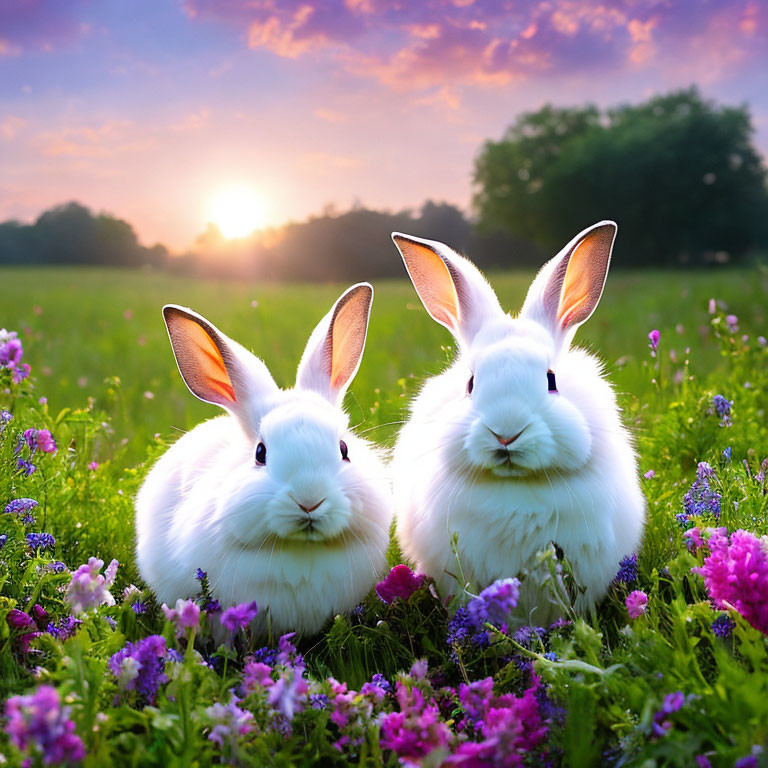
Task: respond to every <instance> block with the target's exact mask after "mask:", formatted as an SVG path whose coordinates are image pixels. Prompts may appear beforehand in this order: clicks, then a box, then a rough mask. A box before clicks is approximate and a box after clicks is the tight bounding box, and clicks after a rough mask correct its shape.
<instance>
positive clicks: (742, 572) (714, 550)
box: [692, 528, 768, 635]
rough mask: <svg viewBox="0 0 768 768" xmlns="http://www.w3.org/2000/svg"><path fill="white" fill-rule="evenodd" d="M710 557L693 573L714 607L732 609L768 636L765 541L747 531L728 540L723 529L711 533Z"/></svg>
mask: <svg viewBox="0 0 768 768" xmlns="http://www.w3.org/2000/svg"><path fill="white" fill-rule="evenodd" d="M707 546H708V548H709V555H708V557H707V558H706V559H705V560H704V564H703V565H702V566H701V567H698V568H693V569H692V570H693V572H694V573H698V574H699V575H700V576H703V577H704V584H705V585H706V588H707V592H708V593H709V596H710V598H712V600H713V602H714V604H715V607H716V608H719V609H725V608H729V607H733V608H735V609H736V610H737V611H738V612H739V613H740V614H741V615H742V616H743V617H744V618H745V619H746V620H747V621H748V622H749V623H750V624H751V625H752V626H753V627H755V629H759V630H760V631H761V632H762V633H763V634H766V635H768V600H767V599H766V596H768V541H767V540H766V538H765V537H762V538H758V537H757V536H755V535H754V534H752V533H749V531H744V530H741V529H739V530H737V531H734V532H733V533H732V534H731V535H730V539H729V537H728V532H727V531H726V529H725V528H714V529H711V533H710V536H709V541H708V542H707Z"/></svg>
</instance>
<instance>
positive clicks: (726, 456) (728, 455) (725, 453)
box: [723, 445, 733, 461]
mask: <svg viewBox="0 0 768 768" xmlns="http://www.w3.org/2000/svg"><path fill="white" fill-rule="evenodd" d="M732 454H733V451H732V449H731V446H730V445H729V446H728V447H727V448H726V449H725V450H724V451H723V459H725V461H730V460H731V455H732Z"/></svg>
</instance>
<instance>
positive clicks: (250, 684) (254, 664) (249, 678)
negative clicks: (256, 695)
mask: <svg viewBox="0 0 768 768" xmlns="http://www.w3.org/2000/svg"><path fill="white" fill-rule="evenodd" d="M274 684H275V681H274V680H273V679H272V667H270V666H269V665H268V664H263V663H262V662H260V661H253V660H251V661H248V662H247V663H246V665H245V667H244V668H243V690H244V691H245V692H246V693H251V692H253V691H255V690H257V688H271V687H272V686H273V685H274Z"/></svg>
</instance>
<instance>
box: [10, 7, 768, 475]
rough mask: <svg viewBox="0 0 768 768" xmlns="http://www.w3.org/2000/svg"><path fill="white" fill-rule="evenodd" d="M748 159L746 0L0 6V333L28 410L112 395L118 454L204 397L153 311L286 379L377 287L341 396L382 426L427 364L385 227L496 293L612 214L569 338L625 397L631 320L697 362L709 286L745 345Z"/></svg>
mask: <svg viewBox="0 0 768 768" xmlns="http://www.w3.org/2000/svg"><path fill="white" fill-rule="evenodd" d="M766 152H768V6H766V4H765V3H760V2H754V1H750V0H722V1H721V2H717V1H715V0H680V1H676V2H670V1H669V0H666V1H660V0H616V1H615V2H599V1H598V0H519V1H517V2H506V1H502V0H493V1H492V0H427V1H426V2H413V3H405V2H398V1H394V0H330V1H327V2H318V1H317V0H296V1H294V0H286V1H285V2H283V1H282V0H281V1H280V2H274V0H226V2H213V0H153V2H151V3H150V2H145V3H126V2H120V1H119V0H99V1H98V2H97V0H0V284H2V286H3V299H2V304H0V327H6V328H9V329H14V330H17V331H18V332H19V334H20V338H23V340H24V346H25V357H24V360H25V361H27V362H29V363H30V364H31V365H32V376H33V377H36V378H37V379H38V381H39V387H40V389H41V390H42V391H43V392H44V394H45V397H47V399H48V402H47V405H46V407H47V408H48V409H49V410H50V412H51V413H52V414H57V413H59V412H60V410H61V409H64V408H69V407H72V406H73V405H74V404H82V403H88V404H90V405H88V407H91V405H92V404H93V403H97V404H98V405H105V406H106V405H109V409H110V410H111V412H112V414H113V416H114V425H115V429H116V431H117V434H116V435H115V437H114V440H113V444H111V445H109V446H105V447H104V451H105V452H107V451H112V450H115V449H116V448H119V447H120V446H124V447H126V450H127V453H126V454H125V457H124V458H125V461H132V460H136V459H137V458H140V457H141V456H143V455H144V453H145V450H146V446H147V444H148V442H151V439H152V435H153V434H155V433H156V432H161V433H163V434H164V435H168V434H171V435H173V434H176V430H177V429H178V430H183V429H187V428H189V427H190V426H192V425H193V424H194V423H196V422H197V421H199V420H200V419H201V418H203V417H205V416H207V415H213V413H215V412H216V409H214V408H212V407H211V406H207V405H204V404H202V403H199V402H197V401H195V400H194V399H193V398H192V397H191V396H190V395H189V393H188V392H187V391H186V389H185V388H184V386H183V384H182V383H181V381H180V379H179V377H178V374H177V372H176V370H175V366H174V364H173V358H172V356H171V354H170V349H169V347H168V342H167V338H166V336H165V331H164V328H163V325H162V322H161V319H160V311H159V310H160V307H161V306H162V304H164V303H166V302H176V303H180V304H184V305H187V306H192V307H194V308H195V309H197V310H198V311H199V312H201V313H203V314H205V315H206V316H208V317H209V318H210V319H211V320H212V321H213V322H214V323H216V324H217V325H218V326H219V327H220V328H221V329H222V330H224V331H225V332H226V333H228V334H229V335H231V336H232V337H234V338H236V339H237V340H239V341H241V342H242V343H244V344H245V345H246V346H248V347H249V348H252V349H254V350H255V351H256V352H257V353H258V354H259V355H261V356H263V358H264V359H265V361H266V362H267V364H268V365H269V366H270V368H271V369H272V371H273V372H274V374H275V377H276V379H277V380H278V382H279V383H280V384H281V385H290V384H291V382H292V380H293V376H294V372H295V367H296V364H297V362H298V359H299V356H300V354H301V350H302V348H303V345H304V344H305V342H306V339H307V337H308V336H309V333H310V331H311V329H312V327H313V325H314V324H315V323H316V322H317V321H318V320H319V319H320V318H321V317H322V315H323V314H324V313H325V312H326V311H327V310H328V308H329V307H330V306H331V304H332V302H333V300H334V299H335V298H336V297H337V296H338V295H339V293H340V292H341V290H342V289H343V288H344V287H345V285H348V284H349V283H350V282H352V281H356V280H361V279H365V280H372V281H374V283H375V287H376V300H375V303H374V309H373V314H372V319H371V331H370V337H369V343H368V348H367V350H366V354H365V358H364V361H363V365H362V367H361V369H360V373H359V375H358V377H357V380H356V382H355V383H354V385H353V388H352V394H351V395H350V399H349V400H348V407H349V408H350V411H351V413H352V419H353V424H355V425H357V426H358V427H359V428H360V429H361V430H364V431H366V433H368V434H369V436H370V437H372V438H373V439H375V440H377V441H379V442H388V441H389V440H390V439H391V436H392V435H393V434H394V432H395V431H396V429H397V425H398V424H399V423H400V422H402V420H403V418H404V415H405V408H406V404H407V402H408V399H409V398H410V395H411V393H412V392H413V391H414V390H415V388H416V387H417V386H418V384H419V382H420V381H421V379H422V377H423V376H424V375H427V374H429V373H432V372H434V371H436V370H439V369H440V367H441V366H443V365H444V364H445V361H446V359H449V358H450V356H451V354H452V350H451V348H450V345H451V344H452V340H451V339H450V337H449V335H448V334H447V332H445V331H444V329H442V328H441V327H440V326H438V325H436V324H435V323H433V322H432V321H431V320H430V319H429V318H428V317H427V315H426V313H425V312H424V311H423V308H422V307H421V304H420V303H419V302H418V300H417V298H416V296H415V293H414V291H413V288H412V286H411V285H410V283H409V282H408V281H407V280H406V279H404V278H405V274H404V270H403V267H402V263H401V260H400V258H399V256H398V254H397V252H396V250H395V248H394V246H393V245H392V243H391V241H390V237H389V235H390V232H391V231H393V230H400V231H404V232H407V233H411V234H415V235H421V236H425V237H430V238H435V239H440V240H443V241H444V242H447V243H449V244H450V245H452V246H453V247H454V248H456V249H458V250H459V251H462V252H464V253H466V254H467V255H469V256H470V257H471V258H472V259H473V260H475V261H476V262H477V263H478V264H479V265H480V266H481V267H482V268H483V269H485V270H488V271H490V272H491V273H492V274H491V279H492V282H493V284H494V286H495V287H496V288H497V290H498V292H499V295H500V297H501V299H502V302H503V304H504V306H505V307H509V308H510V309H516V308H517V307H519V305H520V303H521V302H522V299H523V297H524V295H525V290H526V288H527V286H528V284H529V283H530V280H531V277H532V274H533V273H534V271H535V270H536V269H537V268H538V267H539V266H540V265H541V264H542V262H543V261H544V260H545V259H546V258H549V257H550V256H551V255H552V254H553V253H554V252H556V251H557V250H559V249H560V248H561V247H562V246H563V245H564V244H565V243H566V242H568V241H569V240H570V239H571V238H572V237H573V236H574V235H575V234H576V233H577V232H579V231H580V230H581V229H583V228H584V227H586V226H589V225H590V224H592V223H594V222H596V221H598V220H601V219H606V218H611V219H615V220H616V221H617V222H618V223H619V236H618V240H617V244H616V248H615V252H614V260H613V267H612V272H611V275H610V277H609V281H608V285H607V288H606V293H605V297H604V299H603V302H602V303H601V306H600V308H599V310H598V312H597V313H596V314H595V317H594V318H593V319H592V320H591V321H590V323H588V324H587V325H586V326H585V328H584V330H583V331H580V332H579V341H580V342H581V343H586V344H589V345H591V346H592V347H593V348H595V349H597V350H599V353H600V355H601V357H602V358H603V359H604V360H605V361H606V362H607V364H608V366H609V372H610V375H611V377H612V380H613V381H614V382H615V384H616V385H617V387H618V389H619V390H620V391H621V393H622V398H623V400H622V402H623V403H624V404H627V405H629V404H630V402H631V403H632V404H633V407H635V406H636V407H638V408H640V407H642V403H643V399H644V398H645V397H648V396H650V395H652V394H653V393H654V392H656V391H657V388H658V387H657V384H656V383H655V382H654V380H653V376H654V374H653V373H652V372H651V371H650V370H649V367H648V349H647V347H648V338H647V334H648V331H649V330H651V329H652V328H659V329H661V331H662V338H663V339H664V342H663V344H664V345H665V346H664V349H665V351H664V355H665V361H666V362H665V364H668V365H670V366H672V367H673V368H674V372H673V374H670V375H674V376H675V377H677V378H680V379H681V380H682V379H684V378H685V377H687V376H688V375H689V374H688V373H687V371H688V367H687V366H688V359H689V357H690V358H693V359H695V360H696V363H697V365H698V366H699V370H712V369H714V367H716V366H717V365H718V364H719V361H720V355H719V351H718V349H717V348H714V347H711V346H707V345H706V344H705V343H704V339H705V338H706V335H707V333H708V328H709V320H710V317H711V316H710V314H709V309H708V307H709V300H710V299H711V298H716V299H717V300H718V302H719V304H718V307H719V310H718V311H720V310H727V311H729V312H732V313H734V315H735V316H736V315H737V316H738V318H739V322H740V323H741V327H742V328H743V329H744V330H745V331H749V332H752V331H755V332H756V333H759V334H762V336H761V338H763V337H764V336H766V335H768V334H767V333H766V330H765V325H766V312H767V311H768V272H766V270H765V268H764V267H762V268H761V265H764V264H765V262H766V259H767V258H768V192H767V191H766V190H767V187H766V162H765V157H766ZM318 284H321V285H318ZM441 347H442V349H441ZM633 398H634V399H633ZM368 431H369V432H368Z"/></svg>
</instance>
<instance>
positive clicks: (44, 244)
mask: <svg viewBox="0 0 768 768" xmlns="http://www.w3.org/2000/svg"><path fill="white" fill-rule="evenodd" d="M167 256H168V252H167V250H166V249H165V248H164V247H163V246H162V245H156V246H154V247H152V248H145V247H144V246H142V245H141V244H140V243H139V241H138V239H137V238H136V233H135V232H134V231H133V227H132V226H131V225H130V224H128V222H126V221H123V220H122V219H116V218H114V217H112V216H110V215H109V214H106V213H100V214H96V215H94V214H93V213H91V211H90V210H89V209H88V208H86V207H85V206H83V205H80V204H79V203H66V204H64V205H59V206H56V207H55V208H51V209H50V210H48V211H45V212H44V213H42V214H41V215H40V216H39V217H38V219H37V221H35V223H34V224H20V223H19V222H18V221H6V222H3V223H2V224H0V264H25V265H29V264H105V265H110V266H119V267H141V266H146V265H153V266H162V265H163V264H164V263H165V260H166V258H167Z"/></svg>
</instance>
